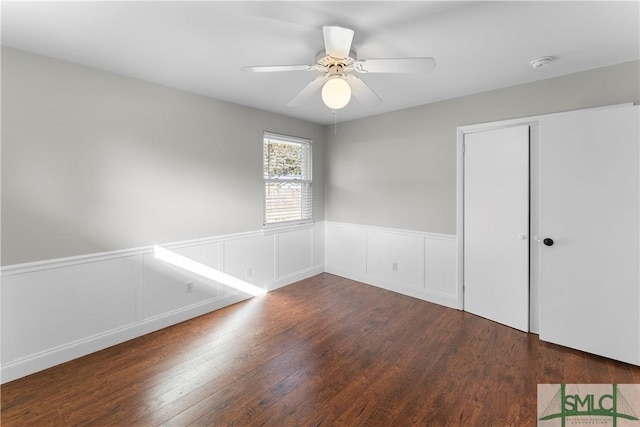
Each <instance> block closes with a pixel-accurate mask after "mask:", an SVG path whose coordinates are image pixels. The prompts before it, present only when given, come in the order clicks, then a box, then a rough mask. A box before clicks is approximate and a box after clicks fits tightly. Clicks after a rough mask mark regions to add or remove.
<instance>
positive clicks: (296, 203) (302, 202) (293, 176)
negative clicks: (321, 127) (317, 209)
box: [263, 132, 313, 225]
mask: <svg viewBox="0 0 640 427" xmlns="http://www.w3.org/2000/svg"><path fill="white" fill-rule="evenodd" d="M263 150H264V151H263V152H264V224H265V225H272V224H281V223H286V222H304V221H311V220H312V219H313V197H312V192H311V185H312V178H311V140H308V139H303V138H295V137H291V136H285V135H277V134H274V133H270V132H265V133H264V137H263Z"/></svg>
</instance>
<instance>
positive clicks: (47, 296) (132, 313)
mask: <svg viewBox="0 0 640 427" xmlns="http://www.w3.org/2000/svg"><path fill="white" fill-rule="evenodd" d="M323 246H324V224H323V223H316V224H307V225H299V226H293V227H283V228H277V229H268V230H264V231H263V230H260V231H255V232H250V233H242V234H235V235H229V236H219V237H212V238H207V239H199V240H194V241H188V242H180V243H173V244H167V245H161V246H159V247H145V248H136V249H131V250H123V251H116V252H109V253H103V254H92V255H84V256H78V257H72V258H64V259H57V260H48V261H43V262H35V263H29V264H21V265H13V266H6V267H3V268H2V286H1V299H0V302H1V313H0V315H1V319H0V320H1V328H2V330H1V333H2V346H1V353H0V355H1V358H2V370H1V381H2V382H3V383H4V382H7V381H11V380H14V379H17V378H20V377H23V376H25V375H28V374H31V373H34V372H37V371H40V370H43V369H46V368H48V367H51V366H54V365H57V364H59V363H63V362H66V361H68V360H71V359H74V358H77V357H80V356H83V355H86V354H89V353H92V352H94V351H97V350H101V349H103V348H106V347H109V346H111V345H114V344H118V343H120V342H124V341H126V340H129V339H132V338H135V337H138V336H141V335H144V334H147V333H149V332H152V331H156V330H159V329H162V328H164V327H167V326H170V325H173V324H176V323H179V322H182V321H184V320H187V319H190V318H193V317H196V316H199V315H202V314H205V313H208V312H211V311H213V310H216V309H219V308H222V307H225V306H227V305H230V304H234V303H236V302H238V301H242V300H244V299H247V298H250V297H251V295H250V294H247V293H244V292H241V291H238V290H237V289H235V288H234V287H233V286H231V285H232V284H237V283H238V282H242V283H246V284H249V285H253V286H255V287H257V288H262V289H264V290H272V289H276V288H278V287H281V286H284V285H287V284H290V283H293V282H296V281H298V280H302V279H304V278H307V277H311V276H313V275H315V274H318V273H321V272H322V271H323V263H324V248H323ZM158 253H164V254H170V255H171V257H170V258H169V261H171V262H168V261H167V259H166V257H161V256H157V254H158ZM180 260H185V261H186V262H187V264H180V262H179V261H180Z"/></svg>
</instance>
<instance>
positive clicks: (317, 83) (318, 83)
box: [287, 75, 327, 107]
mask: <svg viewBox="0 0 640 427" xmlns="http://www.w3.org/2000/svg"><path fill="white" fill-rule="evenodd" d="M326 81H327V76H324V75H322V76H318V77H316V78H315V79H313V80H312V81H311V83H309V84H308V85H306V86H305V87H304V89H302V90H301V91H300V92H299V93H298V94H297V95H296V96H295V97H294V98H293V99H292V100H291V101H289V103H288V104H287V105H288V106H289V107H297V106H298V105H301V104H303V103H304V102H305V101H306V100H307V99H309V97H311V95H313V94H314V93H316V92H317V91H319V90H320V88H321V87H322V85H323V84H324V82H326Z"/></svg>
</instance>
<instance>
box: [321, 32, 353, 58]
mask: <svg viewBox="0 0 640 427" xmlns="http://www.w3.org/2000/svg"><path fill="white" fill-rule="evenodd" d="M322 34H323V35H324V50H325V51H326V52H327V55H329V56H332V57H334V58H348V57H349V51H350V50H351V42H352V41H353V30H350V29H348V28H342V27H328V26H325V27H322Z"/></svg>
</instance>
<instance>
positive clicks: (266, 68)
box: [242, 65, 314, 73]
mask: <svg viewBox="0 0 640 427" xmlns="http://www.w3.org/2000/svg"><path fill="white" fill-rule="evenodd" d="M242 69H243V70H245V71H249V72H252V73H273V72H279V71H313V70H314V68H313V66H311V65H258V66H254V67H242Z"/></svg>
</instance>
